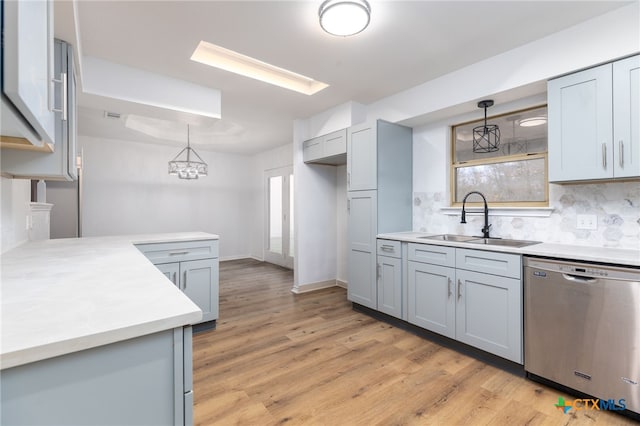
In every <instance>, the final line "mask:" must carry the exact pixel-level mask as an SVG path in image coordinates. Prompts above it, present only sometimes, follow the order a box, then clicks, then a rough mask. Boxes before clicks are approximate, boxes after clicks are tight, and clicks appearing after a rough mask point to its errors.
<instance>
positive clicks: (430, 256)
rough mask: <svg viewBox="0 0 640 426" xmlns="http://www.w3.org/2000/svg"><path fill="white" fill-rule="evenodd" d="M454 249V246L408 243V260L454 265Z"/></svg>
mask: <svg viewBox="0 0 640 426" xmlns="http://www.w3.org/2000/svg"><path fill="white" fill-rule="evenodd" d="M455 253H456V249H455V248H454V247H446V246H436V245H430V244H416V243H410V244H409V260H413V261H414V262H422V263H431V264H433V265H441V266H450V267H455V266H456V254H455Z"/></svg>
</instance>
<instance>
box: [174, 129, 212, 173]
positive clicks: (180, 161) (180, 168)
mask: <svg viewBox="0 0 640 426" xmlns="http://www.w3.org/2000/svg"><path fill="white" fill-rule="evenodd" d="M183 154H184V155H183ZM207 173H208V167H207V163H205V162H204V161H203V160H202V158H200V156H199V155H198V153H197V152H196V151H195V150H194V149H193V148H191V144H190V143H189V126H187V147H186V148H184V149H183V150H182V151H180V152H179V153H178V155H176V156H175V157H174V158H173V160H171V161H169V174H170V175H174V176H178V177H179V178H180V179H198V177H200V176H206V175H207Z"/></svg>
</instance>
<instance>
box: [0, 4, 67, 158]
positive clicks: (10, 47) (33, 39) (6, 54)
mask: <svg viewBox="0 0 640 426" xmlns="http://www.w3.org/2000/svg"><path fill="white" fill-rule="evenodd" d="M0 22H1V23H2V35H3V40H2V65H3V68H2V126H1V127H2V134H3V141H4V137H5V136H9V137H14V138H19V139H22V140H24V141H28V142H30V143H31V144H33V145H36V146H41V145H43V144H53V143H54V134H55V115H54V113H53V99H52V94H53V82H52V79H53V76H54V74H53V61H51V59H50V58H52V51H53V1H47V0H44V1H4V2H2V19H0Z"/></svg>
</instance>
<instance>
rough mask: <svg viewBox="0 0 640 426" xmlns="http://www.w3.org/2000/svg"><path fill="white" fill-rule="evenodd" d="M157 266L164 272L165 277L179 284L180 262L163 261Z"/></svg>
mask: <svg viewBox="0 0 640 426" xmlns="http://www.w3.org/2000/svg"><path fill="white" fill-rule="evenodd" d="M156 267H157V268H158V269H159V270H160V272H162V273H163V274H164V276H165V277H167V278H169V280H171V282H172V283H174V284H175V285H176V286H179V284H180V283H179V282H178V281H179V280H180V278H179V275H180V264H179V263H177V262H176V263H162V264H160V265H156Z"/></svg>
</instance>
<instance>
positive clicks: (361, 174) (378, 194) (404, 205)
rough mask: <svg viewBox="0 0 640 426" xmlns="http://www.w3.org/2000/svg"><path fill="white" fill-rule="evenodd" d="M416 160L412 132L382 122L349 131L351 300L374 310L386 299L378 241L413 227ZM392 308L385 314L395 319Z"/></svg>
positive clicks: (360, 126)
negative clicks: (380, 235)
mask: <svg viewBox="0 0 640 426" xmlns="http://www.w3.org/2000/svg"><path fill="white" fill-rule="evenodd" d="M412 158H413V134H412V129H411V128H408V127H404V126H400V125H397V124H393V123H388V122H386V121H382V120H377V121H375V122H372V123H365V124H361V125H357V126H353V127H351V128H349V129H347V189H348V192H347V207H348V219H347V227H348V248H349V253H348V287H347V288H348V292H347V297H348V299H349V300H351V301H352V302H355V303H358V304H361V305H364V306H367V307H369V308H372V309H380V306H379V302H382V299H384V297H385V295H378V288H380V287H379V285H378V283H377V281H378V280H377V276H378V273H377V269H376V268H377V266H376V265H377V261H376V235H377V234H378V233H384V232H399V231H408V230H410V229H411V226H412V202H411V201H412V195H413V194H412V180H413V168H412V163H413V160H412ZM387 263H388V262H387ZM390 267H391V266H390V264H387V269H386V271H385V273H389V272H390V269H389V268H390ZM381 273H382V272H381ZM387 278H388V279H393V278H390V277H389V276H388V277H387ZM385 284H386V283H385ZM385 289H386V285H385ZM387 296H389V297H391V294H387ZM381 297H382V299H381ZM382 303H383V304H386V303H387V302H382ZM391 304H392V305H393V308H392V307H389V306H387V307H385V308H384V309H385V310H388V311H389V312H395V313H394V314H391V315H395V314H397V313H398V311H397V309H399V307H398V306H397V304H396V302H395V301H394V302H391Z"/></svg>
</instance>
